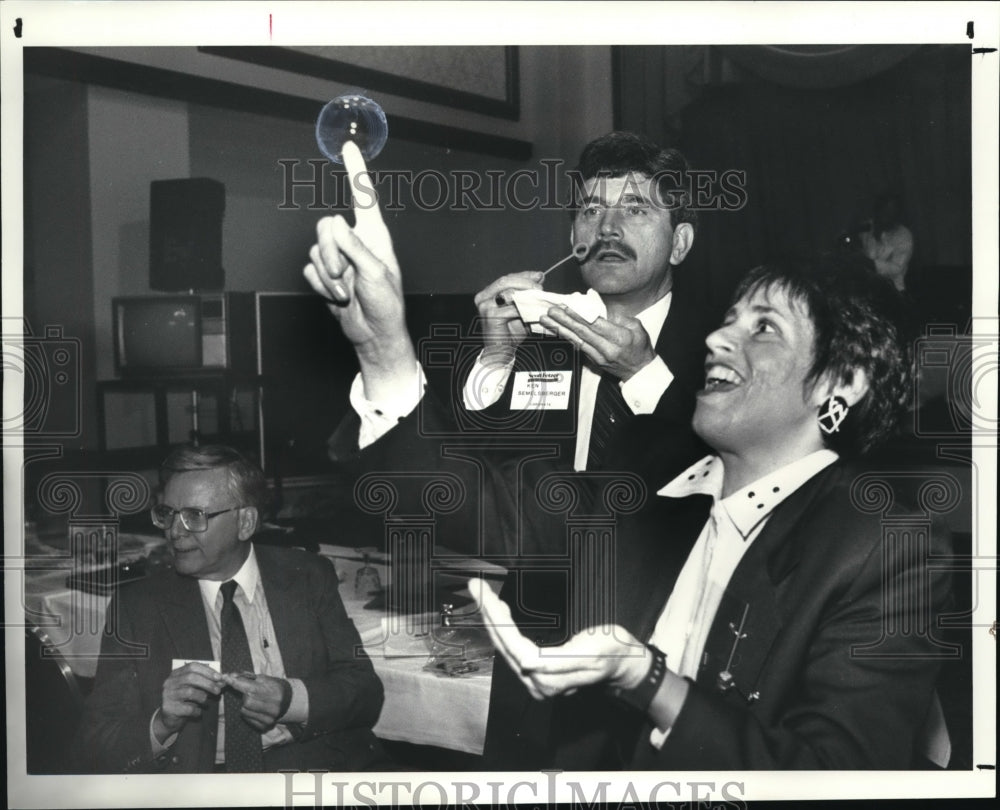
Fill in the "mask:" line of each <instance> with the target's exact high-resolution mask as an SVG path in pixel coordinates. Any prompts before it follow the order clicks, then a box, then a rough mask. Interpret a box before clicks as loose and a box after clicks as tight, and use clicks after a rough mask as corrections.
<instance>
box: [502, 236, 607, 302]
mask: <svg viewBox="0 0 1000 810" xmlns="http://www.w3.org/2000/svg"><path fill="white" fill-rule="evenodd" d="M588 253H590V246H589V245H586V244H584V243H583V242H580V243H578V244H576V245H573V250H572V251H571V252H570V253H568V254H567V255H565V256H563V257H562V258H561V259H560V260H559V261H557V262H556V263H555V264H554V265H552V266H551V267H550V268H549V269H548V270H545V271H543V272H542V279H543V280H544V278H545V277H546V276H547V275H548V274H549V273H551V272H552V271H553V270H555V269H556V268H557V267H559V265H561V264H565V263H566V262H568V261H569V260H570V259H576V260H577V261H578V262H582V261H584V259H586V258H587V254H588ZM493 300H494V301H496V303H497V306H498V307H505V306H507V304H509V303H510V301H508V300H507V299H506V298H505V297H504V294H503V293H502V292H501V293H497V294H496V296H495V297H494V299H493Z"/></svg>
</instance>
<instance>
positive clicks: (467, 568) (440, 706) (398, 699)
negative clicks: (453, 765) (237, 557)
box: [320, 544, 503, 754]
mask: <svg viewBox="0 0 1000 810" xmlns="http://www.w3.org/2000/svg"><path fill="white" fill-rule="evenodd" d="M364 552H365V550H364V549H354V548H345V547H343V546H331V545H322V544H321V545H320V553H321V554H322V555H324V556H325V557H327V558H328V559H330V560H331V561H332V562H333V564H334V566H335V567H336V569H337V574H338V577H339V578H340V580H341V583H340V595H341V598H342V599H343V602H344V607H345V608H346V609H347V614H348V616H350V617H351V619H352V620H353V621H354V624H355V626H356V627H357V628H358V633H359V634H360V635H361V641H362V643H363V644H364V645H365V650H366V652H367V653H368V655H369V656H370V657H371V659H372V664H373V665H374V666H375V672H376V673H377V674H378V676H379V678H381V679H382V685H383V686H384V687H385V704H384V705H383V707H382V714H381V715H380V716H379V720H378V723H377V724H376V725H375V729H374V730H375V734H377V735H378V736H379V737H382V738H383V739H388V740H397V741H399V742H408V743H415V744H418V745H436V746H439V747H441V748H450V749H453V750H456V751H464V752H466V753H470V754H482V752H483V741H484V739H485V737H486V716H487V713H488V710H489V703H490V684H491V682H492V674H493V670H492V667H491V666H489V667H484V668H482V669H481V670H480V671H478V672H474V673H469V674H467V675H462V676H460V677H448V676H443V675H437V674H434V673H431V672H428V671H426V670H425V669H424V665H425V664H426V663H427V660H428V657H429V645H428V641H429V639H430V635H429V634H427V635H418V633H420V631H421V630H423V629H424V628H433V627H434V626H436V625H437V623H438V621H439V617H438V615H437V614H434V615H430V616H417V617H397V616H392V615H387V614H386V612H385V611H384V610H366V609H365V604H366V603H369V602H371V600H372V597H371V596H370V595H367V594H363V595H360V596H358V595H355V591H354V582H355V576H356V574H357V571H358V569H359V568H361V567H363V566H364V557H363V556H362V554H363V553H364ZM368 554H369V559H370V565H371V567H373V568H375V569H376V570H377V571H378V573H379V577H380V580H381V582H382V583H383V584H385V583H386V582H387V581H388V565H387V563H386V559H385V556H384V554H381V553H379V552H377V551H375V549H369V550H368ZM479 572H482V573H484V574H486V575H487V576H489V577H490V578H491V580H492V581H494V582H497V583H498V580H499V577H500V576H501V575H502V572H503V569H501V568H499V567H498V566H495V565H491V564H489V563H482V562H479V561H472V560H460V559H457V558H456V559H455V561H454V563H452V562H450V561H449V563H448V565H447V570H446V571H443V570H441V571H437V572H435V585H440V584H442V583H447V581H448V580H449V579H450V580H451V581H453V582H454V583H455V584H460V583H461V581H462V579H463V577H468V576H474V575H475V574H476V573H479ZM466 593H467V592H466ZM458 611H461V608H459V609H458ZM458 611H456V612H458ZM404 618H405V619H407V620H409V621H398V620H399V619H404ZM397 621H398V624H397V623H396V622H397ZM394 624H395V627H394ZM408 624H415V625H417V627H415V628H414V627H407V625H408ZM421 624H422V625H423V627H421V626H420V625H421ZM393 629H398V630H400V631H402V632H398V633H393V632H392V631H393Z"/></svg>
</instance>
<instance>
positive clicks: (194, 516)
mask: <svg viewBox="0 0 1000 810" xmlns="http://www.w3.org/2000/svg"><path fill="white" fill-rule="evenodd" d="M242 508H243V507H242V506H233V507H231V508H230V509H220V510H219V511H218V512H206V511H205V510H203V509H195V508H194V507H192V506H185V507H184V508H183V509H174V508H172V507H170V506H167V505H166V504H165V503H160V504H157V505H156V506H154V507H153V508H152V509H150V510H149V515H150V517H151V518H152V519H153V525H154V526H156V527H157V528H160V529H169V528H170V527H171V526H173V525H174V515H180V516H181V523H183V524H184V528H185V529H187V530H188V531H189V532H195V533H198V532H203V531H205V530H206V529H207V528H208V521H209V520H210V519H212V518H214V517H216V516H217V515H224V514H226V512H235V511H236V510H237V509H242Z"/></svg>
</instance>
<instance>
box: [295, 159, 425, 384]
mask: <svg viewBox="0 0 1000 810" xmlns="http://www.w3.org/2000/svg"><path fill="white" fill-rule="evenodd" d="M343 155H344V165H345V167H346V168H347V172H348V174H349V175H350V177H351V179H352V183H353V188H354V189H355V191H354V219H355V225H354V227H353V228H352V227H350V226H349V225H348V224H347V222H346V220H345V219H344V218H343V217H341V216H339V215H338V216H334V217H324V218H323V219H321V220H320V221H319V223H317V225H316V240H317V241H316V244H315V245H313V246H312V249H311V250H310V251H309V258H310V260H311V261H310V263H309V264H307V265H306V267H305V269H304V270H303V271H302V272H303V275H304V276H305V278H306V281H308V282H309V284H310V286H311V287H312V288H313V290H315V291H316V292H317V293H318V294H319V295H321V296H323V297H324V298H325V299H326V300H327V302H328V306H329V309H330V311H331V312H332V313H333V315H334V317H336V318H337V320H338V321H339V322H340V326H341V328H342V329H343V330H344V334H345V335H346V336H347V338H348V340H350V341H351V343H352V344H353V345H354V349H355V351H356V352H357V353H358V360H359V361H360V363H361V370H362V373H363V374H364V377H365V391H366V394H367V396H368V397H369V399H375V398H376V397H377V391H375V390H373V389H375V388H377V386H378V385H379V384H380V383H383V382H387V381H393V380H396V379H398V377H397V375H399V374H411V375H412V374H413V373H414V370H415V368H416V353H415V352H414V349H413V343H412V341H411V340H410V336H409V333H408V332H407V331H406V317H405V312H404V305H403V282H402V278H401V275H400V271H399V263H398V262H397V261H396V254H395V252H394V251H393V248H392V238H391V237H390V236H389V230H388V228H386V226H385V222H384V221H383V220H382V213H381V211H379V209H378V205H377V203H376V202H375V195H374V187H373V186H372V183H371V179H370V178H369V176H368V170H367V167H366V166H365V162H364V158H362V157H361V152H360V151H359V150H358V148H357V146H356V145H355V144H354V143H352V142H350V141H349V142H347V143H346V144H344V150H343ZM359 189H360V190H362V192H363V193H362V194H359V193H358V190H359Z"/></svg>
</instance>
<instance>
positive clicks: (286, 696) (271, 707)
mask: <svg viewBox="0 0 1000 810" xmlns="http://www.w3.org/2000/svg"><path fill="white" fill-rule="evenodd" d="M222 680H223V681H224V682H225V684H226V686H229V687H231V688H232V689H235V690H236V691H237V692H239V693H241V694H242V695H243V706H242V707H241V708H240V714H241V715H242V716H243V717H244V718H245V719H246V721H247V722H248V723H249V724H250V725H251V726H253V727H254V728H255V729H256V730H257V731H259V732H260V733H261V734H264V733H266V732H268V731H270V730H271V729H272V728H274V726H275V725H276V724H277V722H278V720H280V719H281V718H282V717H284V715H285V712H287V711H288V704H289V703H291V700H292V685H291V684H290V683H289V682H288V681H286V680H285V679H284V678H272V677H271V676H270V675H254V676H253V677H252V678H251V677H248V676H247V675H245V674H241V673H235V674H226V675H223V676H222Z"/></svg>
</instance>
